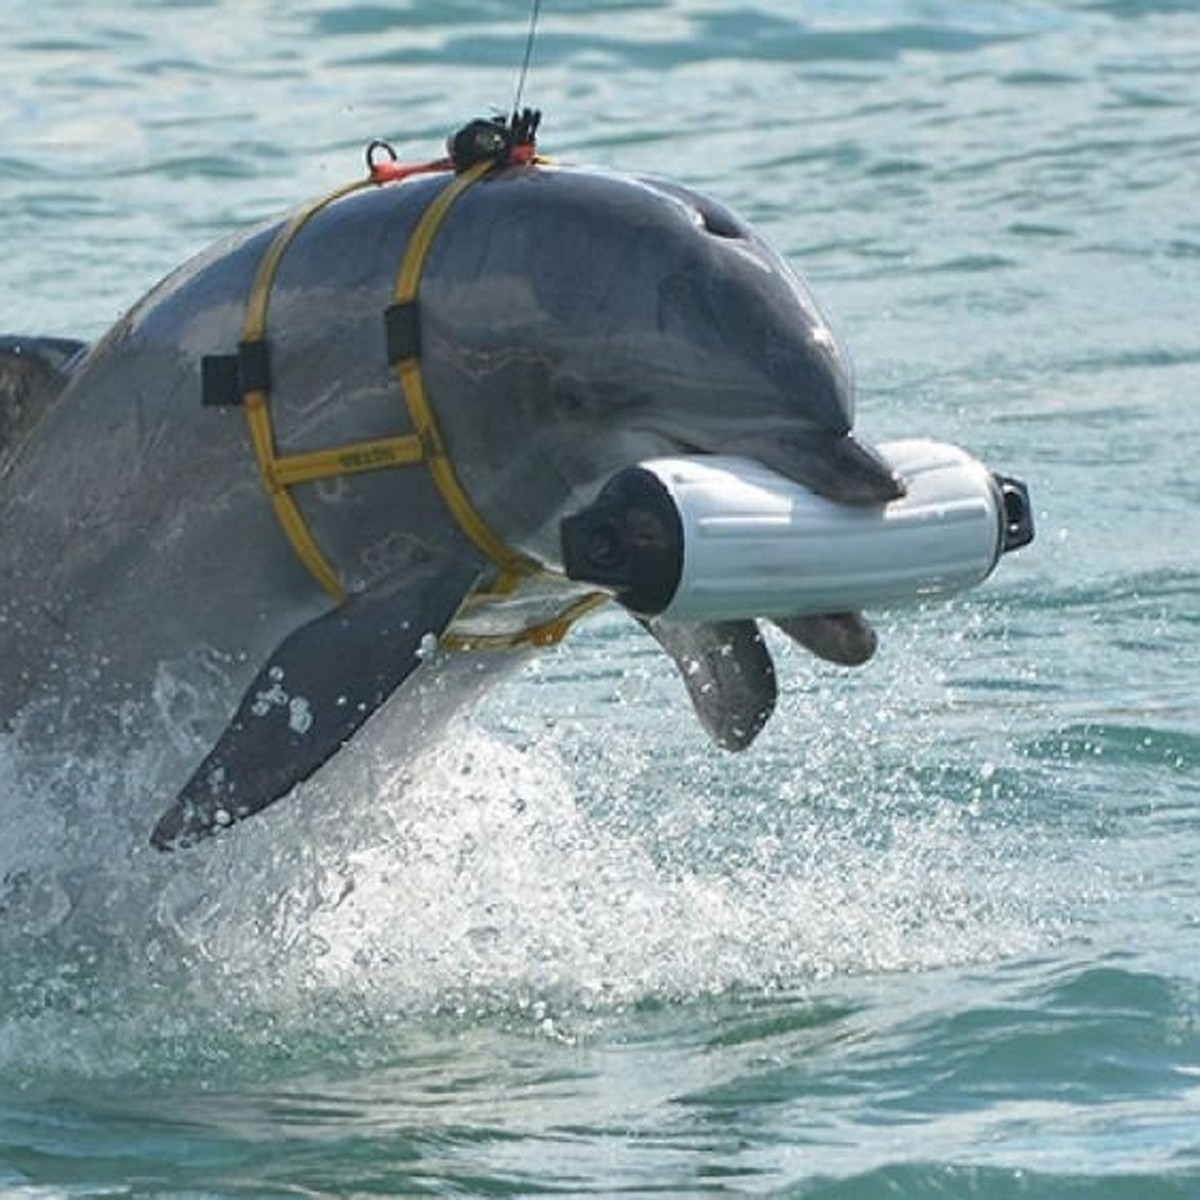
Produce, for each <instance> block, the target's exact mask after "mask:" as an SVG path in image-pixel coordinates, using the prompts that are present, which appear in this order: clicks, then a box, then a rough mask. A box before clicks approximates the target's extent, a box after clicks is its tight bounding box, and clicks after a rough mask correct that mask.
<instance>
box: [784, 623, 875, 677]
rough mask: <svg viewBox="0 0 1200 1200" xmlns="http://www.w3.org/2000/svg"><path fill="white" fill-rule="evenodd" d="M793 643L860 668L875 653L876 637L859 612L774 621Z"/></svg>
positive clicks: (819, 655) (832, 661)
mask: <svg viewBox="0 0 1200 1200" xmlns="http://www.w3.org/2000/svg"><path fill="white" fill-rule="evenodd" d="M774 623H775V625H777V626H778V627H779V628H780V629H782V630H783V632H784V633H786V634H787V635H788V637H790V638H791V639H792V641H794V642H799V643H800V645H801V646H803V647H804V648H805V649H806V650H811V651H812V652H813V653H814V654H815V655H817V657H818V658H823V659H825V660H826V661H827V662H831V663H837V664H838V666H840V667H861V666H862V664H863V663H865V662H866V661H867V659H869V658H870V657H871V655H873V654H874V653H875V647H876V646H877V645H878V644H879V638H878V637H877V636H876V634H875V630H874V629H872V628H871V626H870V625H868V624H867V622H866V619H865V618H864V617H863V615H862V613H856V612H844V613H825V614H824V615H822V616H819V617H788V618H786V619H784V620H778V621H776V622H774Z"/></svg>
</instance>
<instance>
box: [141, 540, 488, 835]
mask: <svg viewBox="0 0 1200 1200" xmlns="http://www.w3.org/2000/svg"><path fill="white" fill-rule="evenodd" d="M478 574H479V567H478V565H477V564H476V563H475V562H474V561H472V560H468V559H463V558H458V559H453V560H446V559H438V560H434V561H431V562H428V563H425V564H423V565H422V566H420V567H417V568H415V569H413V570H410V571H409V572H407V573H406V574H405V576H404V577H403V578H402V579H395V580H388V581H387V582H386V583H384V584H380V585H377V586H376V587H373V588H371V589H369V590H368V591H365V592H361V593H358V594H356V595H353V596H351V597H350V599H348V600H347V601H345V603H343V604H342V605H340V606H339V607H338V608H335V609H334V610H333V611H332V612H329V613H326V614H325V615H324V616H321V617H318V618H317V619H316V620H314V621H310V622H309V623H308V624H307V625H303V626H301V627H300V628H299V629H297V630H296V631H295V632H294V633H292V634H290V635H289V636H288V637H287V638H285V639H284V641H283V642H282V643H281V644H280V645H279V648H278V649H277V650H276V651H275V653H274V654H272V655H271V658H270V659H269V661H268V662H267V664H266V666H264V667H263V668H262V670H261V671H259V673H258V675H257V676H256V677H255V679H254V682H253V683H252V684H251V685H250V687H249V689H248V690H247V692H246V694H245V696H243V697H242V701H241V703H240V704H239V705H238V709H237V712H236V714H235V715H234V717H233V720H232V721H231V722H230V723H229V725H228V727H227V728H226V729H225V732H224V733H222V734H221V736H220V738H219V739H218V740H217V744H216V745H215V746H214V747H213V748H212V750H210V751H209V753H208V755H207V756H206V757H205V759H204V761H203V762H202V763H201V764H200V767H199V769H198V770H197V771H196V773H195V774H194V775H193V776H192V777H191V779H189V780H188V782H187V784H186V785H185V786H184V788H183V790H182V791H181V792H180V793H179V796H178V798H177V799H176V801H175V803H174V804H173V805H172V806H171V807H170V808H169V809H168V810H167V811H166V812H165V813H164V814H163V816H162V818H161V819H160V820H159V822H158V824H157V825H156V826H155V828H154V832H153V833H152V834H151V837H150V841H151V843H152V844H153V845H154V846H155V847H156V848H157V849H159V850H170V849H173V848H174V847H176V846H184V845H190V844H191V843H193V842H196V841H199V840H200V839H201V838H203V837H206V836H208V835H209V834H211V833H215V832H216V831H217V830H218V829H220V828H222V827H224V826H226V825H230V824H232V823H233V822H234V821H237V820H240V819H241V818H243V817H248V816H250V815H251V814H253V813H256V812H258V811H260V810H261V809H263V808H266V807H267V805H269V804H272V803H274V801H276V800H278V799H279V798H280V797H281V796H283V795H285V794H286V793H287V792H288V791H290V790H291V788H292V787H294V786H295V785H296V784H297V783H299V782H301V781H302V780H304V779H307V778H308V776H309V775H311V774H312V773H313V772H314V771H315V770H316V769H317V768H318V767H320V766H321V765H322V763H324V762H325V761H326V760H327V759H329V758H331V757H332V756H333V755H334V754H336V753H337V751H338V750H339V749H340V748H341V747H342V746H343V745H344V744H345V743H346V742H347V741H348V740H349V738H350V737H351V735H352V734H353V733H354V732H355V731H356V730H357V729H358V728H359V726H360V725H362V724H363V722H364V721H366V719H367V718H368V717H369V716H370V715H371V714H372V713H373V712H374V711H375V710H376V709H377V708H378V707H379V706H380V705H381V704H382V703H383V702H384V701H385V700H386V699H387V698H388V696H390V695H391V694H392V692H394V691H395V690H396V688H397V687H399V686H400V684H402V683H403V682H404V680H405V679H406V678H407V677H408V676H409V675H410V674H411V673H412V672H413V671H414V670H415V669H416V667H417V666H418V665H419V664H420V662H421V659H422V657H423V656H424V655H425V654H426V653H427V651H428V650H429V649H432V648H433V646H434V645H435V644H436V638H438V637H439V636H440V635H441V634H442V632H443V631H444V630H445V629H446V627H447V626H448V625H449V624H450V622H451V621H453V619H454V616H455V614H456V613H457V612H458V609H459V606H460V605H461V604H462V601H463V598H464V597H465V596H466V594H467V593H468V591H469V590H470V588H471V585H472V584H473V583H474V582H475V580H476V578H477V577H478Z"/></svg>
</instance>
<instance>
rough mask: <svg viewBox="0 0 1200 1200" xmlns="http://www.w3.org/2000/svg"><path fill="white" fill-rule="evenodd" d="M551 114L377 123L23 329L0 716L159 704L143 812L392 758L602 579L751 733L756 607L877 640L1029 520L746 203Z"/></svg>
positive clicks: (551, 638)
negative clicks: (638, 172) (335, 760)
mask: <svg viewBox="0 0 1200 1200" xmlns="http://www.w3.org/2000/svg"><path fill="white" fill-rule="evenodd" d="M536 128H537V114H535V113H532V112H530V111H529V110H525V111H523V112H521V113H519V114H518V113H514V114H513V116H512V117H511V118H509V119H507V120H489V121H477V122H472V123H471V124H470V125H468V126H467V127H466V128H465V129H464V130H462V131H460V133H459V134H458V135H457V136H456V137H455V138H454V139H453V140H452V143H451V147H450V149H451V152H450V154H449V156H448V157H446V158H444V159H440V160H437V161H435V162H432V163H424V164H420V165H419V166H415V167H414V166H409V165H405V164H402V163H400V162H399V161H397V160H396V156H395V155H394V153H393V152H392V151H391V149H390V147H387V146H386V145H384V144H382V143H373V144H372V146H371V147H370V148H369V150H368V171H367V174H366V175H365V177H364V178H362V179H360V180H358V181H355V182H354V183H352V184H350V185H348V186H346V187H344V188H341V189H339V190H338V191H337V192H335V193H333V194H331V195H329V196H326V197H324V198H323V199H321V200H319V201H317V202H316V203H314V204H312V205H309V206H308V207H306V208H304V209H301V210H300V211H299V212H297V213H295V214H293V215H292V216H290V217H287V218H285V219H284V220H282V221H274V222H269V223H267V224H265V225H263V226H260V227H258V228H256V229H252V230H249V231H247V232H245V233H241V234H238V235H235V236H233V237H231V238H228V239H226V240H225V241H223V242H220V243H219V244H217V245H216V246H214V247H212V248H211V249H209V250H207V251H205V252H203V253H202V254H200V255H199V256H198V257H196V258H195V259H193V260H192V261H191V262H189V263H187V264H185V265H184V266H183V267H181V268H180V269H179V270H177V271H176V272H175V273H174V274H172V275H170V276H169V277H168V278H167V279H165V280H164V281H163V282H162V283H161V284H159V285H158V286H157V287H156V288H155V289H153V290H152V291H151V292H150V293H149V295H147V296H146V297H145V298H144V299H143V300H142V301H140V302H139V303H138V304H137V305H136V306H135V307H134V308H133V309H132V310H131V311H130V312H129V313H128V314H127V315H125V316H124V317H122V318H121V320H119V321H118V322H117V324H116V325H115V326H114V327H113V328H112V330H111V331H110V332H109V333H108V334H107V335H106V336H105V337H103V338H102V339H101V340H100V341H99V342H97V343H96V344H95V345H94V346H92V347H91V348H90V349H89V348H84V347H82V346H77V345H74V344H71V343H65V342H63V341H61V340H52V339H50V340H39V339H23V338H9V339H5V340H4V341H2V342H0V569H2V573H3V579H4V584H3V588H4V591H3V596H2V599H0V662H3V664H4V670H3V673H2V674H0V722H3V723H4V724H5V725H6V726H7V728H8V729H9V730H10V731H11V733H12V735H13V736H14V737H17V738H18V739H20V738H22V737H25V738H40V739H61V740H62V741H63V742H64V743H69V744H70V745H71V746H72V747H73V748H75V749H76V750H79V749H80V748H86V747H88V746H92V747H105V748H106V749H108V750H109V751H111V749H112V748H113V747H114V746H122V745H126V744H129V745H132V744H133V743H134V742H135V741H138V740H140V741H142V742H147V741H153V740H154V739H156V738H157V739H161V740H162V742H163V745H164V749H163V753H162V755H161V758H160V759H159V760H156V761H158V762H159V766H158V768H157V775H156V777H155V778H153V779H151V780H148V781H144V783H145V787H146V789H147V790H148V792H149V794H148V795H147V796H146V803H147V804H155V803H157V804H162V803H163V802H164V801H169V804H168V807H167V809H166V812H165V814H164V815H163V816H162V817H161V818H160V820H159V821H158V824H157V826H156V827H155V829H154V832H153V836H152V840H153V842H154V844H155V845H156V846H158V847H160V848H168V847H174V846H178V845H182V844H187V843H189V842H193V841H195V840H197V839H199V838H202V837H204V836H205V835H207V834H209V833H212V832H213V831H215V830H218V829H220V828H222V827H224V826H226V825H229V824H231V823H233V822H235V821H237V820H239V819H241V818H243V817H246V816H248V815H250V814H252V813H255V812H258V811H259V810H261V809H262V808H264V807H265V806H267V805H269V804H271V803H272V802H273V801H275V800H277V799H279V798H280V797H281V796H283V795H285V794H286V793H287V792H288V791H290V790H291V789H292V788H293V787H294V785H296V784H297V783H298V782H300V781H301V780H303V779H305V778H307V777H308V776H310V775H311V774H312V773H313V772H315V771H316V770H317V769H318V768H320V767H321V766H322V764H324V763H325V762H326V761H327V760H328V759H330V758H331V757H332V756H333V755H335V754H337V753H338V751H339V750H340V749H341V748H342V747H343V746H344V745H345V744H346V743H347V742H348V741H349V740H350V739H351V738H354V737H356V736H360V737H367V738H370V739H372V742H373V744H374V745H376V746H378V748H379V752H380V753H381V754H384V755H388V754H391V755H394V756H395V757H396V758H397V760H399V759H402V758H403V757H405V756H407V755H409V754H411V753H413V751H414V746H415V745H417V744H419V743H420V741H421V740H422V739H427V738H429V737H432V736H433V735H434V734H435V733H436V730H437V728H438V726H439V725H440V724H441V723H442V722H444V721H445V720H446V718H447V716H448V715H449V714H451V713H452V712H454V711H455V710H456V709H458V708H461V707H462V706H463V705H464V704H467V703H469V702H470V701H471V700H472V699H473V698H474V697H475V696H476V695H477V694H478V692H479V689H480V687H481V686H483V685H485V684H486V683H488V682H489V681H490V680H492V679H494V678H496V677H498V676H499V675H500V674H501V673H503V671H505V670H507V669H509V668H510V667H511V666H513V665H514V664H515V663H517V662H519V661H521V660H522V658H523V656H524V655H526V654H528V653H531V652H532V651H534V650H536V649H537V648H538V647H541V646H545V645H549V644H552V643H554V642H556V641H558V640H560V639H561V638H562V636H563V635H564V634H565V633H566V631H567V630H568V629H569V627H570V626H571V624H572V623H573V622H574V621H576V620H578V619H579V618H580V617H582V616H584V615H585V614H586V613H588V612H591V611H592V610H594V609H595V608H597V607H598V606H599V605H600V604H602V603H604V602H605V601H607V600H609V599H611V598H613V597H616V598H617V599H618V600H619V601H621V602H622V603H624V604H626V606H627V607H629V608H630V609H631V610H632V611H633V612H634V613H635V615H636V616H637V617H638V619H639V620H640V621H641V622H642V624H643V625H644V627H645V628H646V629H647V630H648V631H649V632H650V633H651V634H652V635H653V636H654V637H655V638H657V639H658V641H659V642H660V643H661V644H662V645H663V647H664V648H665V649H666V651H667V652H668V653H669V654H670V655H671V657H672V658H673V659H674V660H675V662H676V663H677V664H678V666H679V668H680V672H681V675H682V677H683V680H684V682H685V685H686V686H687V688H688V691H689V693H690V695H691V698H692V700H693V702H694V705H695V707H696V710H697V712H698V713H699V716H700V718H701V720H702V722H703V723H704V725H705V727H706V728H707V729H708V731H709V732H710V733H711V734H712V736H713V737H714V738H715V739H716V740H717V741H718V742H719V743H720V744H721V745H723V746H726V747H730V748H741V747H743V746H746V745H748V744H749V743H750V742H751V741H752V740H753V738H754V736H755V735H756V734H757V733H758V731H759V730H760V729H761V728H762V726H763V724H764V723H765V721H766V720H767V719H768V717H769V716H770V713H771V711H772V709H773V707H774V704H775V697H776V682H775V675H774V670H773V667H772V663H771V659H770V656H769V654H768V651H767V648H766V645H765V644H764V641H763V639H762V637H761V635H760V632H759V628H758V625H757V624H756V620H757V619H758V618H769V619H771V620H773V621H774V622H775V623H776V624H777V625H778V626H779V627H780V628H781V629H782V630H783V631H784V632H785V633H787V634H789V635H790V636H791V637H793V638H795V639H796V640H797V641H799V642H800V643H802V644H804V645H805V646H807V647H808V648H810V649H812V650H813V651H815V652H816V653H818V654H820V655H823V656H824V657H827V658H830V659H832V660H834V661H837V662H843V663H857V662H861V661H864V660H865V659H866V658H868V657H869V656H870V654H871V652H872V651H873V649H874V646H875V636H874V633H873V632H872V631H871V629H870V627H869V626H868V625H867V624H866V623H865V621H864V620H863V619H862V617H861V616H860V615H859V614H858V609H859V608H861V607H862V606H864V605H871V604H876V603H882V604H893V603H897V602H903V601H905V600H909V599H914V598H922V597H926V596H931V595H937V594H946V593H948V592H950V591H953V590H955V589H958V588H961V587H965V586H970V585H972V584H974V583H977V582H978V581H979V580H981V579H982V578H983V577H984V576H985V575H986V574H987V573H988V572H989V571H990V570H991V569H992V567H993V566H994V565H995V562H996V559H997V558H998V557H999V555H1000V554H1001V553H1003V552H1004V551H1006V550H1009V549H1013V548H1015V547H1016V546H1018V545H1021V544H1024V542H1026V541H1028V540H1029V538H1030V537H1031V536H1032V524H1031V521H1030V515H1029V513H1030V509H1029V503H1028V498H1027V496H1026V494H1025V492H1024V489H1023V488H1022V487H1021V486H1020V485H1019V484H1017V483H1016V482H1015V481H1012V480H1006V479H1003V478H1001V477H997V476H994V475H992V474H991V472H989V471H987V470H985V469H984V468H982V467H981V466H979V464H977V463H975V462H974V461H973V460H972V459H970V458H969V456H967V455H966V454H965V453H964V452H962V451H959V450H957V449H955V448H953V447H945V446H941V445H939V444H937V443H928V442H919V443H898V444H896V445H894V446H891V447H883V448H880V449H872V448H871V447H870V446H868V445H867V444H865V443H863V442H861V441H860V440H858V438H857V437H856V435H855V433H854V432H853V429H852V426H853V418H854V407H853V403H854V402H853V394H852V389H851V383H850V373H849V370H848V367H847V363H846V360H845V358H844V356H843V353H842V350H841V349H840V347H839V345H838V342H837V341H836V339H835V338H834V336H833V334H832V332H831V331H830V329H829V327H828V325H827V323H826V321H825V319H824V318H823V317H822V315H821V313H820V311H819V309H818V308H817V305H816V303H815V302H814V300H813V298H812V296H811V295H810V294H809V291H808V290H807V288H806V287H805V286H804V284H803V283H802V282H801V280H800V279H799V277H798V276H797V275H796V274H795V272H794V271H793V270H792V269H791V268H790V267H789V266H788V264H787V263H786V262H785V261H784V260H783V259H782V258H781V257H780V256H779V255H778V254H777V253H776V252H775V251H774V250H772V249H771V248H770V247H769V246H768V245H767V244H766V243H765V242H764V241H763V240H762V238H760V237H759V236H758V235H757V234H756V233H755V232H754V230H753V229H751V228H750V227H749V226H748V225H747V224H745V222H743V221H742V220H741V219H740V218H738V217H737V216H735V215H734V214H733V213H732V212H730V211H729V210H728V209H727V208H725V207H724V206H722V205H721V204H719V203H717V202H716V201H714V200H712V199H709V198H708V197H706V196H703V195H700V194H699V193H697V192H694V191H692V190H690V189H688V188H686V187H682V186H680V185H678V184H675V183H668V182H663V181H658V180H646V179H634V178H629V177H626V176H621V175H617V174H612V173H608V172H603V171H597V170H584V169H578V168H572V167H565V166H558V165H555V164H552V163H549V162H546V161H544V160H542V159H541V157H540V156H539V155H538V153H537V150H536V147H535V143H534V135H535V132H536ZM647 588H649V591H647ZM647 596H649V599H648V600H647V599H646V597H647ZM464 664H465V665H464ZM164 680H166V681H170V683H171V686H172V688H174V692H173V693H172V694H176V693H179V692H181V691H186V694H187V696H188V697H189V708H188V714H187V721H186V727H185V729H184V732H183V733H182V734H181V731H180V723H179V721H178V719H175V724H174V725H171V726H170V728H169V729H168V728H166V726H167V725H169V724H170V721H171V720H172V719H173V718H172V714H171V713H170V712H167V711H165V710H167V709H169V708H170V705H169V704H167V703H165V702H164V701H163V694H164V689H166V684H165V683H164ZM167 690H169V689H167ZM547 703H551V701H550V700H549V699H548V701H547ZM364 725H367V728H366V729H362V727H363V726H364ZM360 730H361V733H360ZM168 735H169V736H168Z"/></svg>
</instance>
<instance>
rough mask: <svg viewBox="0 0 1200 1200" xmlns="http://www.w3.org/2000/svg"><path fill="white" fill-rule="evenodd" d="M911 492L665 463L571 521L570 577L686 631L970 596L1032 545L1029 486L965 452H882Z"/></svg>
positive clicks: (756, 467)
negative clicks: (839, 493)
mask: <svg viewBox="0 0 1200 1200" xmlns="http://www.w3.org/2000/svg"><path fill="white" fill-rule="evenodd" d="M877 449H878V452H879V454H880V455H881V456H882V457H883V458H884V460H885V461H886V462H887V463H888V465H889V466H890V467H891V468H892V470H893V471H894V472H895V474H896V475H897V476H898V477H899V478H900V479H901V480H902V481H903V482H904V485H905V494H904V496H903V497H901V498H900V499H898V500H893V501H891V502H889V503H887V504H882V505H864V506H856V505H846V504H837V503H835V502H834V501H832V500H828V499H826V498H825V497H823V496H818V495H816V494H815V493H813V492H811V491H809V490H808V489H807V488H804V487H802V486H801V485H800V484H797V483H794V482H793V481H791V480H790V479H786V478H785V477H783V476H782V475H779V474H776V473H775V472H774V471H771V470H769V469H767V468H766V467H764V466H762V464H760V463H757V462H754V461H752V460H750V459H745V458H734V457H726V456H721V455H698V456H686V457H685V456H680V457H674V458H656V459H650V460H647V461H646V462H643V463H639V464H638V465H637V466H636V467H632V468H629V469H628V470H625V471H621V472H619V473H618V474H617V475H615V476H613V478H612V479H611V480H609V482H608V483H607V484H606V485H605V487H604V488H603V489H602V490H601V492H600V495H599V496H598V497H597V499H596V501H595V502H594V503H593V504H592V505H590V506H589V507H588V508H586V509H584V510H583V511H582V512H580V513H577V514H575V515H574V516H572V517H568V518H566V519H565V520H564V521H563V523H562V545H563V562H564V567H565V570H566V573H567V575H568V576H569V577H570V578H572V579H577V580H582V581H587V582H590V583H595V584H599V585H601V586H605V587H608V588H610V589H612V590H613V591H614V592H615V594H616V597H617V599H618V600H620V601H621V603H623V604H624V605H625V606H626V607H627V608H629V609H631V610H632V611H634V612H636V613H638V614H640V615H643V616H663V617H667V618H670V619H672V620H681V621H720V620H736V619H744V618H748V617H779V618H783V617H797V616H804V615H807V614H816V613H834V612H845V611H849V610H855V609H860V608H889V607H895V606H897V605H902V604H908V603H913V602H917V601H922V600H929V599H937V598H939V597H945V596H949V595H952V594H953V593H955V592H960V591H963V590H964V589H966V588H969V587H973V586H974V585H975V584H977V583H980V582H982V581H983V580H984V579H986V578H987V576H988V575H989V574H991V572H992V569H993V568H994V567H995V565H996V563H997V561H998V560H999V558H1000V556H1001V555H1002V554H1003V553H1004V552H1005V551H1007V550H1012V549H1016V548H1017V547H1018V546H1021V545H1025V544H1026V543H1027V542H1029V541H1030V540H1031V539H1032V537H1033V526H1032V518H1031V514H1030V507H1029V498H1028V494H1027V492H1026V490H1025V488H1024V485H1023V484H1021V483H1019V482H1018V481H1016V480H1012V479H1007V478H1004V477H1002V476H997V475H994V474H992V472H990V471H989V470H988V469H987V468H986V467H984V466H983V465H982V464H981V463H979V462H978V461H976V460H975V459H974V458H972V457H971V456H970V455H969V454H967V453H966V452H965V451H964V450H960V449H959V448H958V447H957V446H949V445H945V444H943V443H939V442H932V441H924V440H920V441H918V440H913V441H903V442H892V443H890V444H887V445H883V446H879V447H877Z"/></svg>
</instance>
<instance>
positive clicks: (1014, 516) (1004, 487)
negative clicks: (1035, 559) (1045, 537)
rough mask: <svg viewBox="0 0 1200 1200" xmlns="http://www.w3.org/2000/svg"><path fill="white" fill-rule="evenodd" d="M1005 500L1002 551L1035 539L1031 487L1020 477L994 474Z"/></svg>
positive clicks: (1001, 496)
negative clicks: (1030, 495)
mask: <svg viewBox="0 0 1200 1200" xmlns="http://www.w3.org/2000/svg"><path fill="white" fill-rule="evenodd" d="M994 478H995V480H996V484H997V486H998V487H999V488H1000V498H1001V500H1003V502H1004V539H1003V541H1002V542H1001V544H1000V553H1001V554H1007V553H1008V552H1009V551H1010V550H1020V549H1021V547H1022V546H1028V545H1029V543H1030V542H1032V541H1033V503H1032V501H1031V500H1030V499H1029V489H1028V488H1027V487H1026V486H1025V484H1024V483H1022V482H1021V480H1019V479H1013V478H1012V477H1011V476H1009V475H996V476H994Z"/></svg>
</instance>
